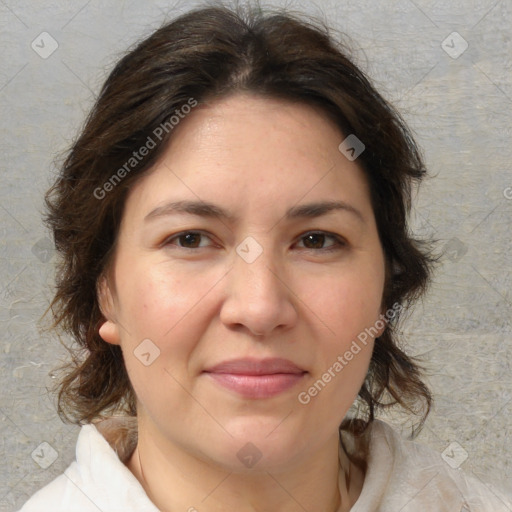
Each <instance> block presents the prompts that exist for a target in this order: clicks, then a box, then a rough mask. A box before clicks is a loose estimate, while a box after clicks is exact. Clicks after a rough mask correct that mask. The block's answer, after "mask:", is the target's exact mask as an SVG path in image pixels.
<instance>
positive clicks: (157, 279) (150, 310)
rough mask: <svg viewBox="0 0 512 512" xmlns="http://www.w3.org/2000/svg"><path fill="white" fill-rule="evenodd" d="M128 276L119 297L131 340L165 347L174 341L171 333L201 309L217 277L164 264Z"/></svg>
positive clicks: (151, 266)
mask: <svg viewBox="0 0 512 512" xmlns="http://www.w3.org/2000/svg"><path fill="white" fill-rule="evenodd" d="M125 275H128V276H130V277H129V278H127V279H126V278H125V281H124V283H123V285H122V286H123V289H122V290H121V291H120V295H121V296H123V299H124V300H123V308H122V312H123V315H122V316H123V318H124V321H125V322H126V324H127V331H128V332H129V333H130V336H131V337H137V338H140V337H143V338H152V339H154V340H155V342H157V343H162V344H163V343H164V341H166V340H169V339H172V338H174V336H173V335H172V332H173V331H174V330H176V329H178V328H179V327H180V324H181V323H182V322H183V321H185V320H186V319H187V317H188V316H189V315H190V314H193V313H194V311H196V310H197V308H198V307H200V303H201V300H202V299H203V298H204V297H205V296H206V295H207V294H208V291H209V290H210V289H211V287H212V284H211V282H212V281H213V282H214V277H215V276H212V275H209V274H205V273H204V272H198V271H196V272H194V271H193V269H186V268H184V269H175V268H171V267H170V265H165V264H159V265H158V264H156V265H145V266H144V268H140V269H137V268H133V269H132V271H131V272H130V273H128V274H125ZM198 276H201V277H198ZM123 294H124V295H123ZM130 327H131V328H130Z"/></svg>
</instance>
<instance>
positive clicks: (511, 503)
mask: <svg viewBox="0 0 512 512" xmlns="http://www.w3.org/2000/svg"><path fill="white" fill-rule="evenodd" d="M370 428H371V431H370V433H369V450H368V461H367V464H368V467H367V471H366V475H365V481H364V484H363V489H362V491H361V495H360V497H359V500H358V501H357V502H356V504H355V506H354V507H353V509H352V510H353V512H360V511H362V510H379V511H380V512H388V511H389V512H391V511H396V510H401V511H402V512H413V511H414V512H416V511H418V510H436V511H439V512H441V511H446V512H448V511H449V512H453V511H456V512H502V511H503V512H512V500H511V499H510V497H507V496H505V495H504V494H502V493H501V492H500V491H499V490H497V489H494V488H491V486H490V485H489V484H487V483H485V482H483V481H481V480H479V479H478V478H476V477H473V476H469V475H467V474H465V473H464V472H463V471H462V470H461V469H459V468H457V469H456V468H453V467H451V466H450V465H449V464H448V463H447V462H446V461H445V460H444V459H443V457H442V456H441V454H440V453H438V452H437V451H435V450H433V449H432V448H430V447H428V446H426V445H424V444H421V443H419V442H415V441H411V440H407V439H405V438H404V437H402V435H401V434H400V433H399V432H398V431H396V430H395V429H394V428H393V427H391V426H390V425H388V424H387V423H385V422H383V421H380V420H375V421H374V423H373V424H372V426H371V427H370Z"/></svg>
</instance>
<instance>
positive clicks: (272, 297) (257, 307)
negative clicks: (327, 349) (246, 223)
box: [221, 237, 295, 334]
mask: <svg viewBox="0 0 512 512" xmlns="http://www.w3.org/2000/svg"><path fill="white" fill-rule="evenodd" d="M236 252H237V254H236V255H235V261H234V263H233V267H232V269H231V271H230V272H229V274H228V276H229V287H228V288H229V291H228V296H227V297H226V301H225V303H224V305H223V308H222V314H221V316H222V319H223V321H224V322H225V323H226V324H231V325H234V324H241V325H244V326H245V327H246V328H248V329H249V330H251V331H252V332H253V333H257V334H268V333H269V332H270V331H272V330H273V329H274V328H276V327H278V326H284V325H289V324H291V323H292V322H293V321H294V317H295V308H294V306H293V304H292V303H291V302H290V294H289V291H288V289H287V287H286V286H285V284H284V279H283V277H284V276H280V275H279V274H280V273H282V270H281V269H282V268H283V267H282V265H281V262H279V261H277V259H276V254H275V251H273V249H272V247H270V244H266V245H264V243H263V241H262V243H261V244H260V243H259V242H257V241H256V240H255V239H254V238H252V237H248V238H247V239H245V240H244V241H243V242H242V243H241V244H239V246H238V247H237V249H236Z"/></svg>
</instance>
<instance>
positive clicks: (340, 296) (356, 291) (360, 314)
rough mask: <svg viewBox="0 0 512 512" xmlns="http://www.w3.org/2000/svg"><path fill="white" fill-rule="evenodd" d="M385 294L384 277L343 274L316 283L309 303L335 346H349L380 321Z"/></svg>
mask: <svg viewBox="0 0 512 512" xmlns="http://www.w3.org/2000/svg"><path fill="white" fill-rule="evenodd" d="M382 292H383V277H382V276H380V275H370V274H369V273H366V276H365V274H364V273H361V272H355V271H354V272H347V273H339V274H338V275H332V276H330V277H329V278H326V279H323V280H321V281H320V280H316V281H315V282H312V283H311V288H310V293H309V295H308V299H307V301H306V303H307V304H308V305H310V307H311V310H312V311H314V312H315V314H316V315H317V316H318V318H319V320H320V321H321V322H322V324H324V325H325V326H326V327H327V328H328V332H329V333H330V334H331V337H332V338H333V339H334V340H336V341H335V343H338V344H339V343H340V342H341V343H346V342H347V341H349V340H351V339H353V338H354V337H356V336H357V335H358V334H359V333H360V332H361V331H363V330H364V329H365V328H367V327H370V326H371V325H373V324H374V323H375V321H376V320H377V319H378V317H379V313H380V305H381V299H382ZM339 348H342V347H339Z"/></svg>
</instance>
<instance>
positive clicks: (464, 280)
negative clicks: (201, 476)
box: [0, 0, 512, 510]
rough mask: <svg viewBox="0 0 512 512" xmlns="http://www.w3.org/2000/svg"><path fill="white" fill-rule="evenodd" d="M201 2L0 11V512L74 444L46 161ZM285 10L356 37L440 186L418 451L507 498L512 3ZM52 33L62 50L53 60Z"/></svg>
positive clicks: (424, 324) (7, 0)
mask: <svg viewBox="0 0 512 512" xmlns="http://www.w3.org/2000/svg"><path fill="white" fill-rule="evenodd" d="M192 5H194V4H193V2H187V3H185V2H181V3H178V4H173V3H172V2H169V1H148V2H142V1H139V2H136V1H110V2H107V1H105V0H90V1H86V0H73V1H64V0H59V1H47V2H44V3H43V2H27V1H20V0H0V27H1V28H0V49H1V63H0V105H1V107H0V108H1V111H0V114H1V115H0V130H1V137H0V151H1V159H0V169H1V171H0V229H1V245H0V326H1V336H2V344H1V376H0V378H1V389H2V391H3V392H2V396H1V400H0V421H1V440H2V444H1V449H2V459H3V460H4V463H3V464H2V466H1V467H0V510H16V509H17V508H18V507H20V506H21V504H22V503H23V502H24V501H25V500H26V499H27V498H28V497H29V496H30V495H31V494H32V493H33V492H34V491H35V490H37V489H38V488H40V487H41V486H43V485H44V484H46V483H48V482H49V481H51V480H52V479H53V478H54V477H55V476H56V475H58V474H59V473H61V472H62V471H63V470H64V469H65V468H66V467H67V465H68V464H69V463H70V462H71V460H72V459H73V457H74V445H75V440H76V436H77V433H78V427H74V426H66V425H63V424H62V423H61V421H60V420H59V418H58V417H57V415H56V412H55V400H54V398H52V397H49V396H48V394H47V391H46V386H48V385H49V384H51V382H52V377H51V374H50V372H51V370H52V368H53V367H54V366H55V365H56V364H57V363H58V361H59V359H60V358H62V357H64V355H65V353H64V351H63V349H62V347H61V346H60V345H59V342H58V340H57V338H56V336H55V335H52V334H51V333H41V332H39V327H40V325H38V318H39V317H40V316H41V314H42V313H43V312H44V310H45V308H46V307H47V305H48V301H49V299H50V297H51V294H52V279H53V266H54V263H55V259H56V257H55V255H54V254H53V251H52V249H51V244H50V242H49V239H48V233H46V232H45V230H44V228H43V226H42V224H41V220H40V218H41V211H42V197H43V194H44V192H45V190H46V189H47V188H48V186H49V184H50V182H51V180H52V178H53V175H54V172H55V169H54V166H53V164H52V161H53V160H54V158H55V156H56V155H57V154H58V153H59V152H62V151H63V150H64V149H65V148H66V147H67V145H68V144H69V143H70V142H71V140H72V139H73V137H74V136H75V134H76V132H77V130H78V129H79V127H80V125H81V123H82V121H83V119H84V116H85V114H86V113H87V111H88V109H89V108H90V106H91V104H92V102H93V100H94V97H95V94H97V92H98V91H99V87H100V85H101V83H102V82H103V80H104V79H105V77H106V73H107V72H108V71H109V70H110V69H111V67H112V65H113V63H114V62H115V61H116V59H117V58H118V57H119V56H120V55H121V52H123V51H124V50H125V49H126V48H127V47H128V46H129V45H131V44H132V43H133V42H135V41H136V40H138V39H140V38H141V37H143V36H145V35H148V34H149V33H150V32H151V31H152V30H153V29H155V28H156V27H158V26H159V25H160V24H161V23H162V21H163V20H164V19H166V18H172V17H173V16H174V15H175V14H178V13H180V12H182V11H184V10H186V9H187V8H189V7H191V6H192ZM274 5H283V4H282V3H281V4H279V3H275V4H274ZM288 5H289V6H290V7H292V8H296V9H298V10H303V11H306V12H308V13H312V14H316V15H320V16H321V17H323V18H325V19H326V20H327V21H328V22H329V23H330V24H332V25H334V26H335V27H336V28H337V29H339V30H341V31H343V32H345V33H347V34H349V35H350V36H351V37H352V38H353V45H354V47H355V57H356V60H357V61H358V62H359V63H360V65H362V66H363V68H364V69H366V70H367V72H368V73H369V75H370V76H371V77H372V78H373V79H374V81H375V83H376V85H377V87H378V88H379V89H380V90H381V91H382V92H383V94H384V95H385V96H387V97H388V98H389V99H390V100H391V101H392V102H394V104H395V105H396V106H397V107H398V108H399V109H400V110H401V111H402V112H403V114H404V116H405V118H406V120H407V121H408V122H409V123H410V125H411V126H412V128H413V129H414V130H415V132H416V135H417V139H418V141H419V143H420V145H421V146H422V147H423V149H424V151H425V157H426V161H427V164H428V166H429V168H430V170H431V174H432V176H433V178H432V179H430V180H428V181H427V182H426V183H425V184H424V185H423V186H422V187H421V189H420V191H419V193H418V194H417V196H416V198H415V199H416V208H415V212H414V216H413V226H414V228H415V230H416V232H417V233H418V234H419V235H432V234H433V235H434V236H435V237H437V238H438V239H439V240H440V247H441V248H442V249H443V250H444V252H445V256H444V258H443V261H442V263H441V265H440V266H439V270H438V273H437V275H436V278H435V281H434V284H433V287H432V289H431V292H430V293H429V295H428V296H427V297H426V299H425V300H424V301H423V302H422V303H421V304H419V305H418V307H417V308H416V310H415V311H414V312H412V313H411V314H410V316H409V317H408V319H407V321H406V322H405V323H404V324H403V331H404V334H405V338H406V340H407V348H408V350H409V351H410V353H411V354H416V355H420V354H421V355H423V356H424V357H425V361H427V363H428V367H429V370H430V374H429V378H428V380H429V382H430V384H431V387H432V389H433V392H434V394H435V399H436V401H435V408H434V410H433V412H432V414H431V415H430V417H429V420H428V421H427V424H426V427H425V428H424V430H423V431H422V433H421V434H420V436H419V438H418V440H419V441H421V442H424V443H427V444H429V445H431V446H432V447H434V448H435V449H436V450H438V451H439V452H443V451H444V450H445V449H447V447H449V449H448V451H447V452H445V453H446V454H447V457H448V458H450V460H451V462H452V464H455V465H458V466H460V467H461V468H462V469H463V470H464V471H466V472H468V473H471V474H474V475H476V476H477V477H479V478H481V479H483V480H485V481H487V482H490V485H491V488H492V486H496V487H501V488H502V489H504V490H506V491H508V492H509V493H512V477H511V475H512V462H511V460H512V440H511V439H512V420H511V419H510V418H511V412H512V401H511V400H512V385H511V378H510V375H511V371H510V370H511V363H512V344H511V339H510V338H511V325H510V311H511V302H512V296H511V291H510V290H511V285H512V282H511V269H512V258H511V256H510V226H511V223H510V214H511V210H512V199H511V197H512V189H510V188H508V187H512V173H511V172H510V167H511V163H510V162H511V160H512V144H511V141H512V136H511V135H512V128H511V126H512V125H511V117H512V116H511V114H512V76H511V75H512V42H511V27H512V5H511V1H510V0H501V1H498V0H479V1H476V0H464V1H454V0H442V1H441V0H439V1H438V0H431V1H428V0H415V1H412V0H397V1H385V2H375V1H369V0H365V1H359V2H353V1H349V0H338V1H334V0H330V1H329V0H324V1H322V2H318V3H315V4H314V3H312V2H307V3H306V2H302V3H300V2H294V3H288ZM44 31H46V32H48V33H49V34H50V36H51V37H52V38H53V39H54V40H55V41H56V43H57V44H58V48H57V49H56V51H55V52H54V53H53V54H51V55H50V56H48V55H45V54H44V52H48V51H49V50H50V49H51V44H52V41H51V40H50V39H49V37H48V36H45V35H43V36H41V35H40V34H41V33H42V32H44ZM453 32H457V33H458V34H460V36H461V37H462V38H463V39H460V38H459V36H457V35H450V34H452V33H453ZM41 39H43V42H41ZM33 41H35V42H34V46H35V45H38V46H35V48H36V49H37V51H39V53H37V51H36V50H35V49H33V48H32V47H31V43H32V42H33ZM443 41H445V43H443ZM464 41H467V44H468V48H467V49H466V50H465V51H463V49H464V47H465V45H464ZM53 44H54V43H53ZM43 46H44V47H43ZM445 50H448V52H451V53H452V55H449V54H448V53H447V51H445ZM40 54H43V56H45V57H47V58H42V56H41V55H40ZM455 57H456V58H455ZM507 191H508V192H507ZM507 196H508V198H507ZM43 325H44V324H43ZM387 419H388V420H389V421H391V422H394V423H395V424H396V425H398V424H399V423H400V422H401V421H402V419H403V418H401V417H400V416H399V415H397V414H394V415H392V416H390V417H388V418H387ZM43 442H46V443H48V445H47V444H44V445H42V446H40V445H41V443H43ZM451 443H457V444H451ZM55 456H57V458H56V460H55V461H54V462H53V463H52V460H53V458H55ZM466 456H467V458H466ZM50 463H51V464H50ZM48 464H50V465H49V467H47V468H46V469H44V468H43V467H41V465H42V466H45V465H48Z"/></svg>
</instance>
